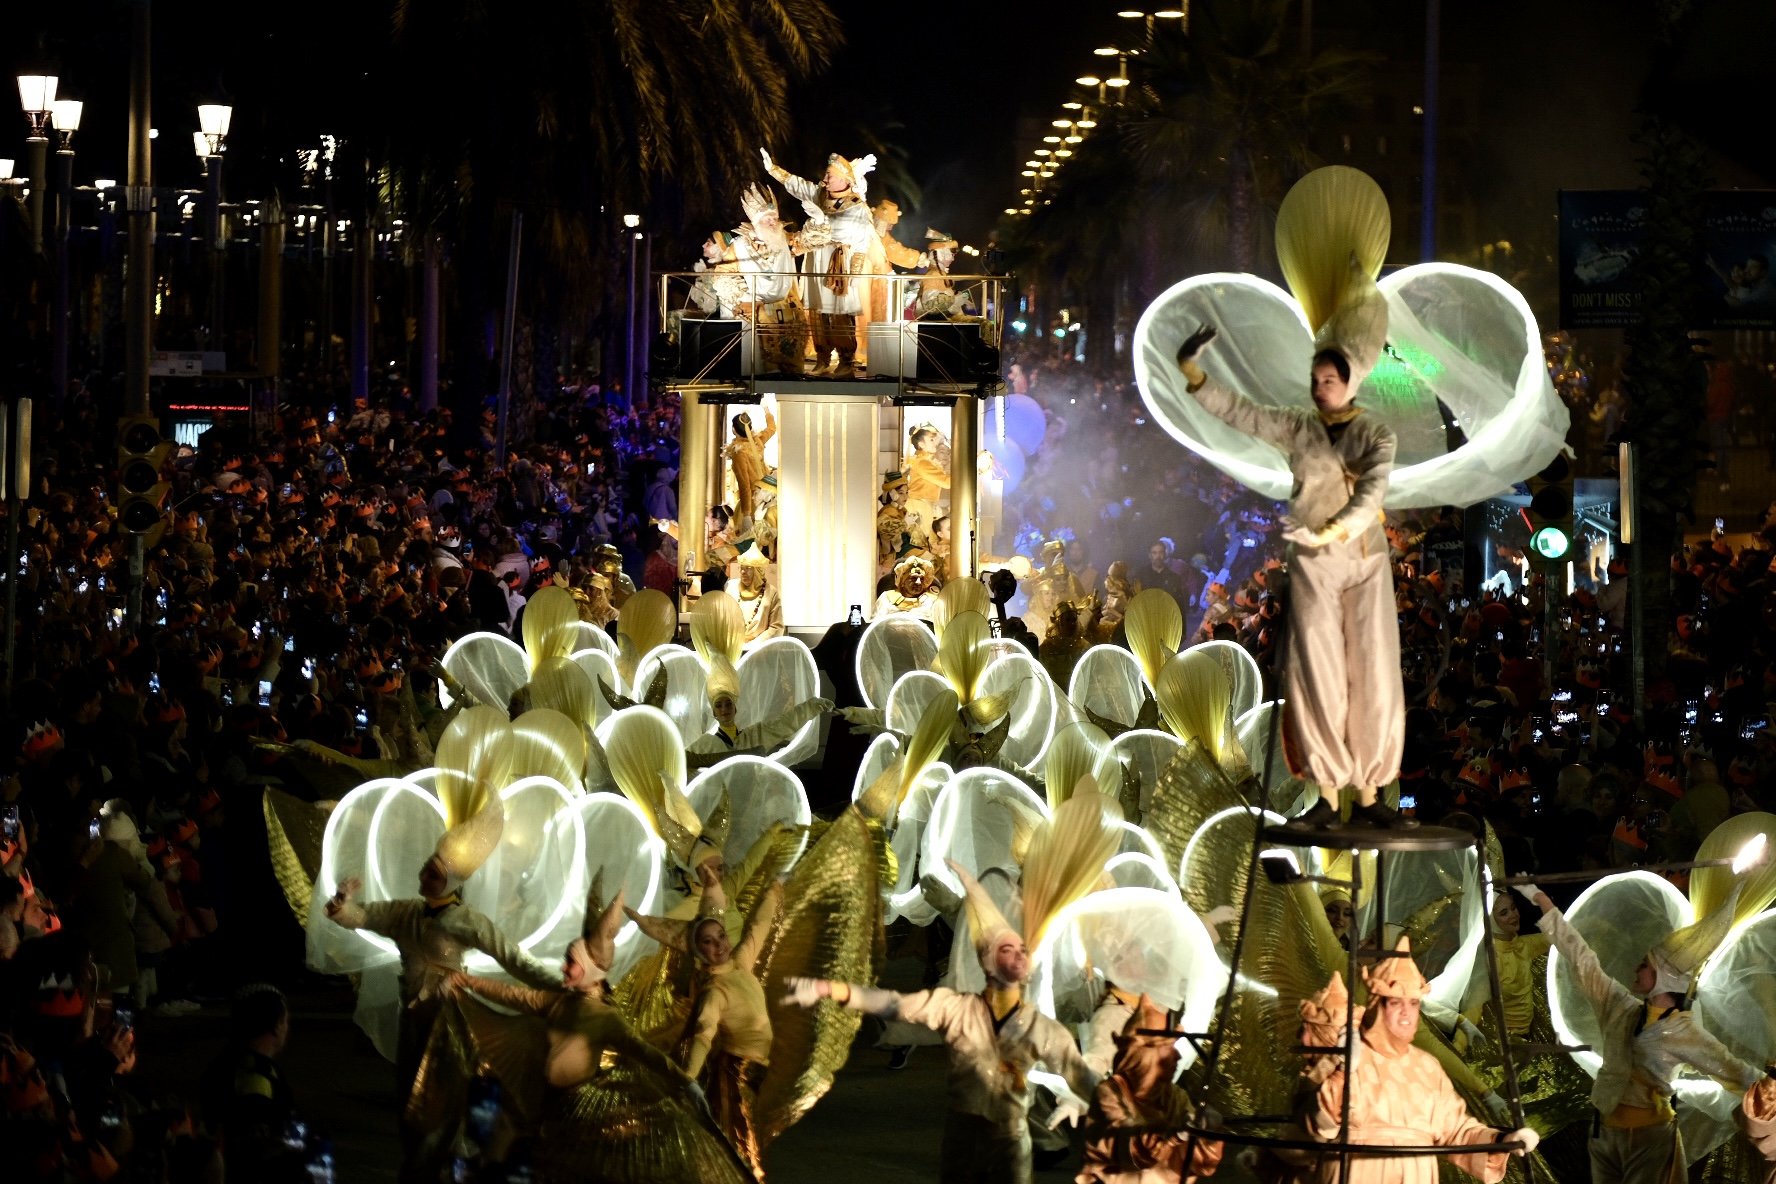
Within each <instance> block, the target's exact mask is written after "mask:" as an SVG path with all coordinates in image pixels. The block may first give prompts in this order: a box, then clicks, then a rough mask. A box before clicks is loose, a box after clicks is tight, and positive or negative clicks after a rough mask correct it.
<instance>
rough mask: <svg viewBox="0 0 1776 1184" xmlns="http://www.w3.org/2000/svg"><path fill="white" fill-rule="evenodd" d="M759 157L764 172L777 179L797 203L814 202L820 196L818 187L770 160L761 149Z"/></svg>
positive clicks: (766, 153) (768, 155)
mask: <svg viewBox="0 0 1776 1184" xmlns="http://www.w3.org/2000/svg"><path fill="white" fill-rule="evenodd" d="M759 155H760V156H761V157H763V158H764V161H765V171H766V172H768V173H770V174H771V176H773V177H775V178H776V179H777V183H778V184H779V185H781V186H783V187H784V188H785V189H787V190H789V195H790V196H791V197H793V198H795V199H796V200H797V201H814V200H816V199H817V198H819V196H820V186H818V185H816V184H815V183H814V182H812V181H809V180H807V179H806V178H803V177H798V176H796V175H795V174H794V173H792V172H790V171H789V170H788V169H786V168H784V167H783V166H782V165H779V164H778V163H777V162H776V161H774V160H772V159H771V154H770V153H769V152H766V151H765V150H764V149H763V148H760V149H759Z"/></svg>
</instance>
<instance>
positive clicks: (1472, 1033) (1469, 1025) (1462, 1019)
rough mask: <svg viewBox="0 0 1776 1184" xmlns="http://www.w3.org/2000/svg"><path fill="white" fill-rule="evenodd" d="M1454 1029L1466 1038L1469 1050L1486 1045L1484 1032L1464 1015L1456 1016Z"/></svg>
mask: <svg viewBox="0 0 1776 1184" xmlns="http://www.w3.org/2000/svg"><path fill="white" fill-rule="evenodd" d="M1455 1030H1456V1031H1457V1032H1460V1033H1461V1034H1462V1035H1463V1036H1466V1037H1467V1038H1468V1049H1469V1051H1472V1050H1474V1049H1476V1048H1482V1047H1484V1046H1485V1045H1486V1033H1485V1032H1482V1031H1481V1030H1480V1028H1479V1026H1478V1025H1477V1024H1475V1023H1474V1021H1473V1020H1471V1019H1469V1018H1468V1017H1467V1016H1465V1015H1464V1016H1458V1017H1457V1018H1456V1021H1455ZM1493 1096H1494V1097H1497V1096H1498V1095H1496V1094H1494V1095H1493Z"/></svg>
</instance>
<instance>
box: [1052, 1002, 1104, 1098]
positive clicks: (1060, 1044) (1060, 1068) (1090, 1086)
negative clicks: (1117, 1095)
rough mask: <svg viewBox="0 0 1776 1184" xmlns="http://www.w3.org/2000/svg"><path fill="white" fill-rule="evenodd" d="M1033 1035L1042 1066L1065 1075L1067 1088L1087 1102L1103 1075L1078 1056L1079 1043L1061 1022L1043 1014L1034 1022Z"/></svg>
mask: <svg viewBox="0 0 1776 1184" xmlns="http://www.w3.org/2000/svg"><path fill="white" fill-rule="evenodd" d="M1045 1021H1046V1022H1045ZM1035 1037H1036V1039H1035V1044H1036V1052H1037V1054H1038V1055H1039V1056H1040V1057H1041V1059H1042V1063H1043V1065H1044V1066H1046V1067H1047V1068H1048V1070H1049V1071H1050V1072H1052V1073H1058V1074H1060V1075H1061V1076H1062V1077H1063V1078H1065V1079H1066V1082H1067V1088H1068V1089H1071V1090H1072V1091H1073V1092H1074V1093H1075V1094H1078V1095H1079V1097H1080V1098H1082V1099H1085V1100H1087V1101H1089V1100H1090V1099H1091V1096H1092V1091H1093V1090H1095V1089H1096V1088H1097V1087H1098V1078H1099V1077H1100V1076H1102V1075H1101V1074H1099V1073H1098V1072H1096V1071H1095V1070H1093V1068H1092V1067H1091V1066H1090V1065H1089V1064H1087V1063H1086V1060H1085V1058H1084V1057H1083V1056H1081V1055H1080V1052H1079V1046H1078V1045H1077V1044H1075V1043H1073V1036H1072V1034H1071V1033H1070V1032H1068V1031H1067V1029H1066V1028H1064V1027H1062V1026H1061V1025H1060V1024H1058V1023H1056V1022H1054V1021H1053V1020H1049V1019H1048V1018H1047V1017H1046V1016H1043V1017H1041V1018H1040V1019H1038V1020H1037V1021H1036V1031H1035Z"/></svg>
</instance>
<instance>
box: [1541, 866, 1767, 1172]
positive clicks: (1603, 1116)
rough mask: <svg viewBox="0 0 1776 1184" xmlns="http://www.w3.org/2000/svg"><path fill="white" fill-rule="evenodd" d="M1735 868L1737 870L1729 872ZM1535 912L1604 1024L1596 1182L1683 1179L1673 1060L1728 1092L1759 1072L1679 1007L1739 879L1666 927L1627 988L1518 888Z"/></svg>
mask: <svg viewBox="0 0 1776 1184" xmlns="http://www.w3.org/2000/svg"><path fill="white" fill-rule="evenodd" d="M1735 870H1737V869H1735ZM1525 887H1526V891H1527V892H1529V893H1530V894H1531V895H1532V896H1533V898H1534V900H1535V903H1536V907H1538V908H1540V909H1541V910H1542V920H1541V929H1542V931H1543V932H1544V933H1546V934H1547V935H1548V936H1549V937H1551V938H1553V939H1554V948H1555V949H1557V950H1558V951H1559V952H1560V956H1561V957H1562V958H1565V959H1567V960H1568V961H1569V962H1570V968H1569V972H1570V974H1571V976H1572V979H1573V981H1574V982H1576V983H1577V985H1578V987H1579V989H1580V991H1581V992H1582V993H1583V994H1584V996H1585V999H1586V1000H1587V1001H1588V1002H1589V1003H1590V1004H1591V1009H1592V1011H1593V1012H1594V1013H1595V1014H1596V1017H1597V1022H1598V1025H1599V1027H1600V1028H1601V1029H1602V1031H1603V1041H1602V1045H1601V1047H1599V1048H1597V1049H1596V1050H1595V1051H1596V1052H1597V1053H1598V1054H1599V1055H1600V1056H1601V1057H1602V1059H1603V1064H1602V1066H1601V1067H1600V1068H1599V1069H1598V1070H1597V1080H1596V1081H1595V1082H1594V1083H1593V1084H1592V1088H1591V1104H1592V1106H1594V1107H1596V1110H1597V1118H1596V1125H1595V1127H1594V1134H1593V1135H1592V1137H1591V1144H1590V1151H1591V1179H1592V1180H1593V1181H1594V1184H1664V1182H1666V1181H1682V1180H1683V1179H1684V1175H1685V1172H1684V1155H1683V1145H1682V1141H1681V1140H1680V1139H1679V1137H1678V1130H1677V1117H1676V1114H1675V1113H1674V1111H1673V1109H1672V1105H1671V1099H1672V1097H1673V1094H1674V1086H1673V1080H1674V1079H1675V1078H1676V1076H1677V1070H1678V1067H1679V1066H1681V1065H1690V1066H1692V1067H1694V1068H1696V1069H1698V1070H1700V1071H1701V1072H1703V1073H1705V1074H1707V1075H1708V1076H1710V1077H1713V1078H1714V1079H1716V1080H1717V1081H1719V1082H1721V1083H1722V1084H1723V1085H1726V1086H1728V1087H1730V1088H1733V1089H1735V1090H1745V1089H1748V1088H1749V1087H1750V1086H1752V1085H1753V1084H1755V1083H1756V1082H1757V1081H1758V1080H1760V1079H1761V1078H1762V1077H1763V1072H1762V1071H1761V1070H1759V1069H1758V1068H1757V1067H1756V1066H1755V1065H1750V1064H1747V1063H1746V1062H1744V1061H1742V1060H1740V1059H1739V1058H1738V1057H1736V1056H1734V1055H1733V1054H1732V1053H1731V1052H1730V1051H1728V1050H1727V1048H1726V1046H1724V1045H1723V1044H1721V1042H1720V1041H1719V1040H1717V1039H1715V1038H1714V1036H1712V1035H1711V1034H1710V1033H1709V1032H1708V1031H1707V1030H1706V1029H1704V1028H1703V1027H1702V1026H1701V1025H1700V1024H1698V1023H1697V1022H1696V1021H1695V1019H1694V1017H1692V1016H1691V1014H1690V1013H1689V1012H1688V1011H1686V1010H1684V1000H1685V998H1686V997H1687V996H1688V995H1689V993H1690V988H1691V987H1692V986H1693V985H1694V982H1695V976H1696V974H1697V972H1699V971H1700V970H1701V968H1702V963H1703V962H1704V961H1706V960H1707V958H1708V956H1709V955H1710V954H1712V953H1713V952H1714V951H1715V949H1716V948H1717V947H1718V946H1719V945H1720V944H1721V942H1722V940H1723V939H1724V938H1725V937H1726V936H1727V933H1728V931H1729V930H1730V929H1731V928H1732V926H1733V923H1734V920H1735V917H1736V913H1737V912H1738V911H1739V906H1740V888H1741V885H1740V884H1737V883H1736V884H1734V886H1733V889H1732V891H1731V892H1729V893H1728V894H1727V895H1726V896H1725V898H1724V899H1723V900H1721V902H1720V903H1719V904H1717V905H1716V906H1715V907H1714V908H1713V909H1712V910H1710V911H1709V912H1708V913H1707V914H1706V915H1705V916H1704V917H1703V918H1702V919H1701V920H1700V921H1697V922H1696V923H1695V924H1694V925H1690V926H1688V927H1687V928H1684V929H1679V930H1677V931H1676V932H1675V933H1672V934H1669V935H1668V936H1666V937H1665V938H1664V939H1663V940H1661V941H1660V942H1659V943H1658V944H1657V945H1655V946H1654V947H1653V948H1652V949H1651V950H1648V951H1647V954H1646V957H1644V958H1642V959H1641V961H1640V965H1639V966H1638V967H1636V968H1635V972H1634V988H1633V990H1630V989H1629V988H1627V987H1625V986H1623V985H1622V984H1621V983H1619V982H1617V981H1616V980H1615V979H1614V978H1612V977H1610V975H1609V973H1608V972H1607V971H1606V970H1604V969H1603V966H1602V964H1601V963H1600V962H1599V961H1598V958H1597V955H1596V954H1595V953H1594V952H1593V951H1592V949H1591V947H1590V946H1589V945H1588V944H1586V942H1585V939H1584V938H1583V937H1581V936H1580V935H1579V932H1578V930H1576V929H1574V928H1573V927H1572V925H1571V924H1569V923H1568V922H1567V919H1566V917H1565V915H1563V914H1562V913H1561V911H1560V910H1559V909H1557V908H1555V907H1554V902H1553V901H1551V900H1549V899H1548V897H1547V895H1546V894H1544V893H1542V892H1540V891H1539V890H1537V889H1536V888H1535V886H1534V885H1526V886H1525Z"/></svg>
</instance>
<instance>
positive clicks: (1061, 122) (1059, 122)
mask: <svg viewBox="0 0 1776 1184" xmlns="http://www.w3.org/2000/svg"><path fill="white" fill-rule="evenodd" d="M1049 126H1050V127H1072V126H1073V121H1072V120H1071V119H1056V120H1052V121H1050V123H1049Z"/></svg>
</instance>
